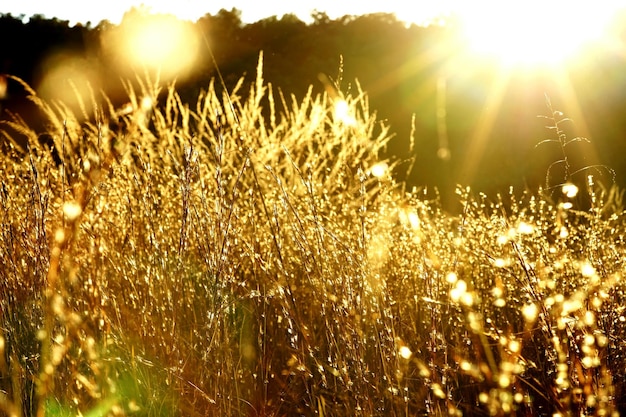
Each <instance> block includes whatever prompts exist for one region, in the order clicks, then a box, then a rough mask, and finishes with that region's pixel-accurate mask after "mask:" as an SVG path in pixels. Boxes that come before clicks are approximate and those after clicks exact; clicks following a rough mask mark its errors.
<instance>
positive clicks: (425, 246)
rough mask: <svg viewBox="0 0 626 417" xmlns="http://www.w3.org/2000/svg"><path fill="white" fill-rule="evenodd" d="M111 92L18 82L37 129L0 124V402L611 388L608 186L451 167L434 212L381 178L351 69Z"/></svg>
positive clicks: (48, 408)
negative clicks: (332, 74) (37, 91)
mask: <svg viewBox="0 0 626 417" xmlns="http://www.w3.org/2000/svg"><path fill="white" fill-rule="evenodd" d="M127 87H128V88H127V91H128V99H129V104H128V105H127V106H126V107H125V108H123V109H116V108H114V107H113V105H111V104H110V103H108V102H107V101H106V99H104V98H103V99H102V100H101V102H97V103H94V105H93V106H91V107H90V108H92V109H94V110H93V112H92V113H89V114H84V115H75V114H72V113H70V112H69V111H68V110H67V108H66V107H64V105H63V104H60V103H46V102H43V101H41V100H40V99H39V98H37V96H36V95H34V93H33V96H32V99H33V100H34V101H35V102H36V103H37V104H38V105H39V106H40V107H41V109H42V110H43V112H44V114H45V115H46V117H47V122H48V125H49V130H48V133H49V136H50V137H51V138H52V141H53V142H54V146H50V143H48V144H47V145H46V144H45V143H44V144H42V141H41V140H40V138H38V136H37V134H36V133H35V132H34V131H32V130H31V129H30V128H29V127H28V126H26V125H25V124H24V123H22V122H20V120H19V119H16V120H14V121H13V122H11V123H8V124H7V125H5V126H4V127H5V129H6V132H8V133H5V137H6V138H10V139H13V142H12V145H11V146H9V148H10V149H9V150H7V152H5V153H4V154H3V156H2V157H1V158H0V172H1V173H2V178H3V179H4V181H3V183H2V187H1V189H0V226H1V228H0V306H1V310H0V314H1V316H0V409H1V410H2V413H3V414H4V415H9V416H27V415H38V416H44V415H49V416H68V415H84V416H100V415H136V416H171V415H181V416H182V415H185V416H196V415H202V416H283V415H285V416H286V415H289V416H292V415H307V416H312V415H318V416H320V417H321V416H373V415H380V416H396V415H397V416H400V415H402V416H407V415H462V414H463V415H509V414H520V415H572V416H573V415H612V414H614V413H617V411H619V409H620V408H622V407H624V402H625V399H626V386H625V385H624V381H625V380H626V378H625V377H626V371H625V370H626V346H625V342H624V334H625V328H626V312H625V311H624V305H626V304H625V302H626V295H625V293H624V282H623V270H624V259H626V257H625V255H626V248H625V243H624V235H625V233H626V227H625V226H624V225H625V222H624V218H623V214H622V211H621V207H620V206H619V202H620V199H619V198H618V197H619V195H616V192H615V191H614V190H610V191H609V190H604V189H603V188H602V187H600V186H598V185H596V184H594V182H593V177H589V181H588V183H587V186H586V187H587V188H585V189H578V188H576V186H574V185H573V184H566V185H565V186H564V187H563V193H562V195H557V196H556V197H554V198H553V199H552V198H546V197H542V193H541V192H540V191H538V192H528V193H525V194H523V195H522V196H521V197H514V196H513V195H514V194H513V193H511V195H510V196H503V197H501V198H499V199H494V200H489V199H487V197H486V196H482V195H472V194H471V193H470V190H466V189H464V188H462V187H460V188H459V192H458V201H459V203H460V205H461V206H462V211H461V214H459V215H451V214H447V213H445V212H444V211H443V210H442V209H441V208H440V205H439V202H438V200H437V198H436V195H435V196H433V195H431V194H430V193H427V192H425V191H423V190H417V191H412V192H406V190H404V188H403V187H402V184H396V183H395V182H394V181H393V180H392V178H391V174H390V173H391V170H393V168H394V166H395V165H394V161H385V160H381V159H380V155H381V154H382V152H381V151H382V150H383V148H384V146H385V144H386V141H387V140H388V133H387V130H386V127H385V125H384V124H383V123H380V122H378V121H376V118H375V115H374V114H372V113H371V112H370V109H369V108H368V102H367V98H366V96H365V94H363V93H362V92H361V91H360V90H359V89H358V87H357V88H352V90H351V92H352V94H348V93H346V95H345V96H342V95H340V94H334V95H333V96H332V97H331V96H328V95H320V96H313V95H312V94H309V95H308V96H306V97H305V98H304V100H302V101H297V100H295V99H293V98H291V97H289V96H287V95H283V94H282V93H280V92H279V91H274V90H273V89H272V88H271V86H270V85H266V84H264V82H263V79H262V72H261V65H259V71H258V76H257V79H256V81H255V82H254V83H252V85H250V86H246V85H245V84H243V83H241V84H240V85H239V87H238V89H236V90H235V91H233V92H231V94H230V95H229V96H226V95H223V94H221V93H217V92H216V89H215V88H214V85H213V84H211V85H209V86H207V88H206V90H205V91H204V92H203V93H202V94H201V95H200V97H199V99H198V101H197V103H191V104H188V103H183V102H182V101H181V100H180V98H179V96H178V95H177V93H176V90H175V88H174V87H173V86H170V87H169V88H165V89H163V90H160V89H159V86H157V85H153V84H152V83H150V82H149V81H143V82H138V83H135V84H131V83H129V84H128V85H127ZM248 89H249V90H248ZM244 97H245V98H244ZM85 113H88V112H87V111H86V112H85ZM18 136H19V137H27V138H28V146H27V147H23V146H22V147H21V148H20V145H19V141H18V140H17V137H18ZM581 188H582V187H581ZM580 195H585V196H587V197H588V199H589V201H590V208H589V209H585V210H581V209H579V208H578V206H577V204H578V203H577V200H576V198H577V196H578V197H579V196H580Z"/></svg>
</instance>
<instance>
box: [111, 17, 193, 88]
mask: <svg viewBox="0 0 626 417" xmlns="http://www.w3.org/2000/svg"><path fill="white" fill-rule="evenodd" d="M103 43H104V45H103V46H104V47H105V48H106V49H108V50H109V51H111V52H112V54H113V55H114V56H116V57H117V58H118V59H117V62H118V64H119V65H120V66H122V67H126V68H124V69H127V70H131V71H137V70H138V69H143V70H151V71H156V72H157V73H158V75H159V76H160V77H162V78H164V79H172V78H177V77H182V76H185V75H187V74H188V73H189V72H190V71H191V69H192V68H193V65H194V63H195V60H196V57H197V54H198V48H199V45H200V42H199V37H198V35H197V33H195V31H194V29H193V25H192V24H191V23H190V22H186V21H183V20H180V19H178V18H176V17H175V16H173V15H165V14H160V15H158V14H150V13H148V12H146V11H144V10H141V9H140V10H134V11H133V12H129V13H127V14H126V15H125V16H124V19H123V20H122V23H121V24H120V26H119V27H115V28H112V29H111V30H110V32H109V33H108V34H107V36H105V37H104V38H103Z"/></svg>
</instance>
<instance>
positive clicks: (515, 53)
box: [456, 0, 623, 66]
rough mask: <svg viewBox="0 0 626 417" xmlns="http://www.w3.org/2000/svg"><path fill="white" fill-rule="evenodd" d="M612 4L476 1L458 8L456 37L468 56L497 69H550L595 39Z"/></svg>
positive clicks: (615, 5) (615, 7)
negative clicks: (483, 59)
mask: <svg viewBox="0 0 626 417" xmlns="http://www.w3.org/2000/svg"><path fill="white" fill-rule="evenodd" d="M620 7H623V5H620V4H618V2H616V1H601V2H571V1H563V0H554V1H539V0H527V1H524V2H521V1H519V2H501V1H481V2H471V5H469V4H468V5H465V6H464V7H463V6H461V5H459V6H458V9H457V12H456V14H457V15H458V19H459V22H460V25H461V34H462V37H463V38H464V41H465V42H466V44H467V46H468V47H469V48H470V50H471V51H472V52H473V53H474V54H479V55H485V56H487V57H491V58H495V59H497V60H498V61H499V62H500V63H501V64H503V65H507V66H508V65H511V66H513V65H514V66H519V65H522V66H537V65H540V66H542V65H548V66H551V65H556V64H559V63H561V62H563V61H564V60H567V59H568V58H571V57H572V56H573V55H574V54H576V53H577V52H580V51H581V49H583V48H584V47H585V46H589V45H591V44H593V43H595V42H598V41H600V40H601V39H602V38H603V36H604V35H605V31H606V30H607V28H608V25H609V23H610V21H611V18H612V16H613V15H614V14H615V12H616V11H617V10H619V9H620Z"/></svg>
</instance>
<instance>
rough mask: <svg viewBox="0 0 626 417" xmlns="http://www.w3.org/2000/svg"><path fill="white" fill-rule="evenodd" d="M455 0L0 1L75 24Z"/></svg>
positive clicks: (428, 11)
mask: <svg viewBox="0 0 626 417" xmlns="http://www.w3.org/2000/svg"><path fill="white" fill-rule="evenodd" d="M457 1H458V0H457ZM453 2H454V0H438V1H420V2H418V4H415V3H413V2H410V1H407V0H384V1H380V0H361V1H358V2H356V1H349V2H348V1H338V0H315V1H301V0H296V1H294V0H263V1H259V0H176V1H173V0H130V1H129V0H125V1H120V0H104V1H102V0H55V1H50V0H18V1H4V2H2V3H4V4H2V5H0V13H10V14H12V15H13V16H19V15H22V14H23V15H25V16H26V17H28V16H32V15H34V14H42V15H44V16H46V17H48V18H52V17H56V18H58V19H61V20H68V21H69V22H70V24H71V25H74V24H76V23H83V24H84V23H86V22H87V21H90V22H91V23H92V24H93V25H96V24H98V23H99V22H100V21H102V20H104V19H106V20H109V21H110V22H112V23H119V21H120V20H121V18H122V16H123V14H124V12H125V11H126V10H128V9H129V8H130V7H132V6H139V5H141V4H143V5H144V6H147V7H149V8H150V9H152V10H153V11H154V12H165V13H171V14H175V15H176V16H178V17H180V18H183V19H188V20H196V19H197V18H198V17H200V16H203V15H205V14H206V13H210V14H215V13H217V12H218V11H219V10H220V9H227V10H230V9H232V8H236V9H239V10H241V11H242V20H243V21H244V23H252V22H256V21H258V20H260V19H263V18H266V17H270V16H275V15H276V16H282V15H284V14H287V13H293V14H295V15H297V16H298V17H299V18H300V19H301V20H303V21H305V22H308V21H310V16H311V13H312V12H313V11H314V10H317V11H323V12H326V13H327V14H328V15H329V16H330V17H331V18H337V17H341V16H344V15H361V14H367V13H376V12H387V13H395V14H396V16H397V17H398V19H400V20H403V21H406V22H414V23H424V22H426V21H428V20H431V19H434V18H435V17H436V16H438V15H439V14H441V13H442V12H445V11H446V10H449V7H450V4H452V3H453Z"/></svg>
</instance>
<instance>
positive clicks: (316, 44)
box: [0, 9, 626, 204]
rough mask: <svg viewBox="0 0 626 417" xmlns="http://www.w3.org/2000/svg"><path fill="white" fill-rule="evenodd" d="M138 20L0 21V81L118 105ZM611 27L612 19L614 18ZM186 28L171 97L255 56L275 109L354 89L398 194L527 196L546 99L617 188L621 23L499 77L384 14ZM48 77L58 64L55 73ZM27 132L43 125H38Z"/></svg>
mask: <svg viewBox="0 0 626 417" xmlns="http://www.w3.org/2000/svg"><path fill="white" fill-rule="evenodd" d="M140 18H141V11H140V10H137V9H131V10H130V11H129V12H127V13H126V15H125V16H124V19H123V20H122V22H121V24H120V25H119V26H117V25H113V24H111V23H109V22H107V21H102V22H100V23H98V24H97V25H96V26H94V25H93V24H92V23H87V24H85V25H82V26H81V25H77V26H73V27H70V26H69V23H68V22H67V21H61V20H56V19H52V20H50V19H46V18H44V17H43V16H33V17H31V18H30V19H28V20H27V19H23V16H11V15H0V39H13V40H14V41H12V42H2V43H0V73H5V74H10V75H15V76H18V77H20V78H22V79H24V80H25V81H26V82H27V83H28V84H30V85H32V86H33V87H34V88H35V89H36V90H37V92H38V93H39V94H40V95H42V96H43V97H44V98H50V97H46V95H47V91H48V90H47V88H48V86H50V85H52V86H54V87H58V86H59V85H60V84H62V83H63V80H66V79H67V78H71V77H73V76H75V75H76V74H79V75H81V76H82V77H83V78H82V80H83V82H84V83H85V84H89V85H90V86H91V88H92V89H93V91H95V93H97V92H98V91H100V90H102V91H105V92H106V94H107V95H108V96H109V97H111V98H112V101H113V102H114V104H115V105H122V104H123V103H115V101H116V99H117V98H120V100H122V99H121V97H126V95H125V94H124V86H123V83H122V80H123V79H133V78H134V76H135V74H137V73H142V71H144V70H146V68H142V64H141V63H140V62H138V60H134V59H132V58H129V57H128V56H127V55H121V54H119V53H118V52H117V51H118V50H119V48H120V44H121V43H124V42H126V40H125V39H126V38H125V36H126V35H127V33H125V32H124V31H123V28H124V26H125V25H126V24H127V23H129V22H131V21H132V20H133V19H140ZM26 20H27V22H26V23H24V21H26ZM623 20H624V19H623V18H620V17H616V22H619V21H623ZM164 24H165V23H163V22H162V23H159V25H160V27H163V25H164ZM185 25H186V27H187V29H189V30H191V31H193V32H194V33H195V34H196V35H198V36H197V37H196V38H195V39H194V40H193V42H192V41H189V42H187V43H185V44H183V47H180V46H174V47H175V48H178V53H179V54H180V55H178V57H177V58H176V60H180V59H187V58H185V56H187V55H188V56H189V57H190V58H189V59H190V61H189V63H190V64H189V65H190V69H188V70H187V71H185V72H184V73H182V72H180V73H175V74H173V75H172V74H166V73H165V71H163V72H162V73H161V76H163V77H164V78H166V77H167V76H168V75H169V76H172V77H173V76H174V75H176V79H177V81H176V82H177V90H178V91H179V93H180V95H181V97H182V99H183V100H185V101H188V102H195V100H196V98H197V96H198V94H199V92H200V90H201V89H202V88H204V87H205V86H206V85H207V84H208V81H209V80H210V78H212V77H216V76H217V73H216V64H217V67H219V69H220V71H221V74H222V76H223V79H224V81H225V86H226V87H227V88H228V89H229V90H232V89H233V88H234V87H235V85H236V83H237V81H238V80H239V78H240V77H241V75H242V74H245V75H246V80H247V81H252V80H253V79H254V73H255V67H256V63H257V60H258V57H259V53H260V51H263V52H264V57H265V58H264V59H265V69H264V77H265V80H266V81H267V82H268V83H271V84H272V85H273V86H275V87H278V88H280V89H281V90H282V91H283V92H284V93H285V97H286V98H287V101H290V95H294V96H295V97H296V98H297V99H301V98H302V97H304V95H305V94H306V92H307V90H308V88H309V86H310V85H313V92H314V93H316V92H321V91H323V89H324V88H328V87H329V86H328V85H325V84H324V83H322V82H320V78H319V75H320V74H326V75H327V76H328V78H327V79H330V80H331V83H332V82H334V84H335V86H333V87H332V88H337V89H338V91H340V92H344V93H354V92H355V91H356V88H355V84H354V82H355V80H358V81H359V82H360V84H361V86H362V88H363V90H364V91H365V92H366V93H367V94H368V96H369V101H370V105H371V107H372V110H374V111H376V112H377V114H378V116H379V119H381V120H383V121H384V122H386V123H388V124H389V125H390V126H391V132H392V133H393V134H394V135H395V136H394V138H393V139H392V141H391V142H390V144H389V146H388V149H387V153H388V155H390V156H396V157H399V158H400V159H402V160H405V161H406V163H404V164H400V165H398V167H397V170H396V172H395V176H396V178H397V179H398V180H406V181H407V185H408V186H409V187H412V186H418V187H421V186H427V187H430V188H434V187H437V188H438V189H439V190H440V192H441V194H442V197H443V200H444V204H445V202H446V199H447V198H450V199H451V200H452V199H454V195H453V190H454V187H455V185H456V184H457V183H458V184H463V185H470V186H472V188H473V189H474V190H476V191H483V192H486V193H488V194H491V193H494V192H496V191H497V192H500V191H508V188H509V187H510V186H515V187H516V188H519V189H520V190H522V189H524V188H526V187H529V188H531V189H536V187H537V186H539V185H541V184H543V183H545V180H546V178H545V175H546V170H547V167H548V166H549V164H550V163H552V162H554V161H555V160H557V159H558V158H559V157H560V155H559V152H560V149H559V148H558V147H557V146H554V147H551V146H540V147H536V145H537V143H539V142H540V141H542V140H544V139H546V138H548V137H550V132H549V131H547V130H546V129H545V120H543V119H541V118H538V117H537V116H538V115H543V114H546V113H548V110H547V109H546V106H545V96H546V95H547V96H549V97H550V99H551V101H552V104H553V106H554V108H555V109H558V110H562V111H563V112H564V113H565V114H566V115H567V116H569V117H571V118H572V119H573V123H571V124H569V125H568V126H567V129H568V132H567V133H568V134H569V135H571V137H575V136H585V137H588V138H589V139H590V140H591V144H589V143H586V142H580V143H576V144H573V145H572V146H571V148H570V149H569V151H570V152H571V155H570V157H571V161H570V162H571V164H572V165H573V169H574V170H575V169H576V168H579V167H583V166H589V165H593V164H596V163H602V164H606V165H607V166H609V167H611V168H612V169H614V170H615V173H616V177H615V178H616V181H617V183H618V185H620V186H623V185H624V182H625V181H626V175H625V174H626V172H624V171H625V170H626V164H625V163H624V162H623V155H624V153H625V151H626V140H625V139H626V97H625V95H626V75H625V74H626V54H625V53H624V50H625V49H626V48H624V45H625V42H626V31H624V30H623V29H620V27H623V25H619V24H616V30H615V33H614V35H615V39H616V41H617V43H616V45H617V47H614V48H611V49H609V48H607V49H606V50H604V49H597V50H594V51H587V52H586V55H585V57H584V59H580V60H579V61H576V60H574V61H572V62H570V63H569V64H568V67H567V68H565V69H563V70H562V71H559V72H558V73H557V72H552V71H549V70H540V69H537V70H532V71H529V70H528V69H520V70H517V71H516V70H512V71H509V72H508V73H507V74H506V76H505V77H503V76H502V73H501V71H500V69H499V68H498V65H497V64H495V63H493V62H488V61H486V60H482V61H481V60H480V59H479V58H475V59H473V58H472V57H465V58H464V59H459V57H460V56H461V55H463V51H462V46H461V45H460V42H459V40H458V39H456V40H455V38H454V36H453V34H451V33H450V32H451V30H450V29H448V28H445V27H441V26H428V27H422V26H417V25H409V26H407V25H406V24H405V23H403V22H401V21H399V20H397V19H396V18H395V16H394V15H390V14H372V15H363V16H344V17H342V18H338V19H331V18H329V17H328V16H327V15H326V14H325V13H321V12H318V13H315V14H314V15H313V16H312V22H311V23H304V22H302V21H301V20H299V19H298V17H296V16H295V15H284V16H282V17H277V16H274V17H271V18H267V19H263V20H261V21H258V22H255V23H252V24H243V23H242V20H241V13H240V12H239V11H238V10H236V9H232V10H230V11H228V10H221V11H220V12H218V13H217V14H215V15H211V14H207V15H205V16H203V17H202V18H200V19H199V20H198V21H197V22H195V23H193V24H192V23H190V22H187V23H185ZM529 30H537V28H529ZM116 36H117V37H116ZM154 36H156V35H154ZM154 36H153V37H152V38H151V39H148V42H152V43H154V44H157V45H158V46H159V47H161V48H163V47H164V46H163V42H164V41H166V39H155V38H154ZM494 36H497V34H494ZM549 41H550V40H549V39H546V42H549ZM207 44H208V45H207ZM111 45H113V47H111ZM558 47H559V46H558V45H555V48H558ZM194 54H197V55H194ZM213 56H214V58H215V61H214V60H213ZM135 58H136V57H135ZM58 68H62V69H63V71H62V72H61V73H60V74H57V71H56V70H57V69H58ZM68 71H69V72H68ZM55 77H56V78H55ZM4 82H5V83H6V84H8V87H7V88H6V92H5V93H4V94H2V98H3V99H2V100H1V101H0V106H2V112H1V113H0V119H9V118H10V117H11V113H18V114H20V115H21V116H22V117H24V118H25V119H27V120H28V121H29V123H31V124H32V125H34V126H37V123H38V120H40V119H39V117H38V115H37V110H36V108H35V107H34V106H31V105H29V103H28V101H27V100H26V98H25V97H26V92H25V91H24V89H23V87H22V86H21V85H19V84H18V83H14V82H13V81H11V80H10V79H8V81H7V79H5V81H4ZM75 84H76V85H73V86H71V87H68V88H65V91H66V92H67V91H72V90H74V89H81V86H80V85H78V84H80V82H76V83H75ZM85 88H87V87H85ZM88 91H91V90H88ZM72 92H73V91H72ZM57 93H58V88H57ZM243 93H244V94H245V91H244V92H243ZM48 95H52V98H57V96H55V95H54V94H52V93H51V94H48ZM60 98H61V99H63V101H65V102H68V100H69V99H68V97H67V96H64V97H60ZM87 101H89V100H87ZM442 108H443V109H444V110H445V113H443V116H444V117H445V125H446V128H447V132H446V137H445V141H446V143H444V144H442V136H441V132H440V131H438V121H439V122H441V120H442V119H441V117H442V113H441V110H442ZM438 114H439V116H438ZM413 116H414V117H415V118H414V127H413V128H414V139H415V142H414V144H415V146H414V147H413V149H411V146H410V142H411V141H410V137H411V131H412V118H413ZM438 117H439V119H438ZM37 128H38V129H39V130H41V131H44V130H45V126H38V127H37ZM440 128H441V124H440V125H439V129H440ZM442 146H443V147H445V150H447V151H448V152H446V153H444V154H443V155H442V154H441V152H439V153H438V151H441V148H442ZM442 156H449V157H443V158H442ZM409 168H411V169H410V172H409ZM601 175H605V174H601ZM605 176H606V175H605ZM606 179H607V181H609V182H610V181H611V180H612V179H611V178H606ZM581 181H583V182H584V178H583V179H582V180H581ZM451 200H450V201H451Z"/></svg>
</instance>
